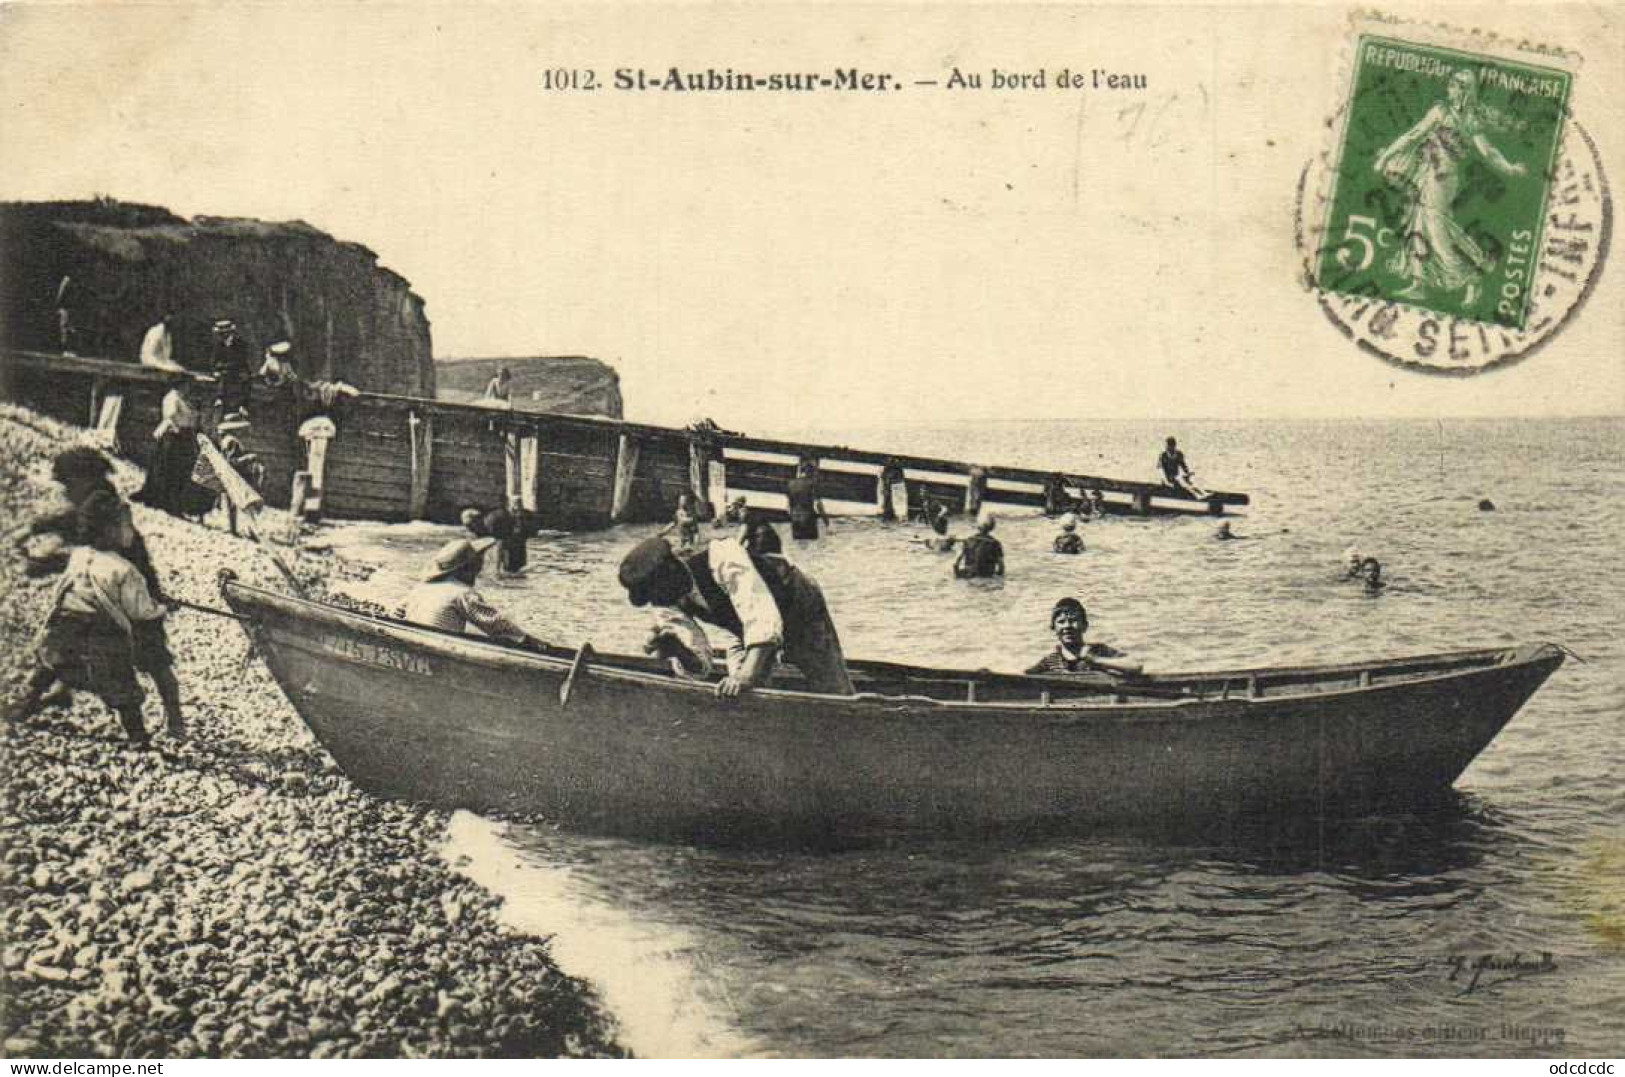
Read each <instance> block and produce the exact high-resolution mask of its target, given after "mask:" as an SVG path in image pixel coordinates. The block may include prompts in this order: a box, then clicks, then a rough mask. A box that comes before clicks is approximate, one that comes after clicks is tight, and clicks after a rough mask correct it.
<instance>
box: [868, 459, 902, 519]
mask: <svg viewBox="0 0 1625 1077" xmlns="http://www.w3.org/2000/svg"><path fill="white" fill-rule="evenodd" d="M875 484H876V485H877V486H878V487H879V489H878V490H877V491H876V493H877V495H878V498H879V503H880V518H881V519H882V520H896V519H898V518H899V517H900V516H903V517H906V516H907V515H908V481H907V480H906V479H905V478H904V477H903V469H902V468H901V467H900V466H898V464H897V463H896V461H889V462H887V463H886V464H884V465H883V466H882V467H881V469H880V475H879V476H878V477H877V478H876V479H875ZM898 487H901V488H902V489H901V490H899V489H898ZM899 493H901V494H902V499H903V506H902V509H901V512H899V509H898V507H897V504H896V502H897V495H898V494H899Z"/></svg>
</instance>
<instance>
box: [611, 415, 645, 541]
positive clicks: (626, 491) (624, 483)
mask: <svg viewBox="0 0 1625 1077" xmlns="http://www.w3.org/2000/svg"><path fill="white" fill-rule="evenodd" d="M639 449H640V445H639V442H638V439H637V438H636V437H635V436H634V435H632V434H622V435H621V438H620V444H619V446H618V447H617V448H616V452H615V491H614V493H613V494H612V495H611V498H610V506H609V522H610V523H612V524H618V523H625V522H626V514H627V513H628V512H629V511H630V510H631V508H632V479H633V477H634V476H635V475H636V474H637V470H638V454H639Z"/></svg>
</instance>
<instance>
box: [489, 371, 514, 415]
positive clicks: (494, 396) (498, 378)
mask: <svg viewBox="0 0 1625 1077" xmlns="http://www.w3.org/2000/svg"><path fill="white" fill-rule="evenodd" d="M485 399H486V400H487V401H492V402H495V403H498V404H504V405H507V406H509V407H512V406H513V372H512V371H511V370H509V369H508V368H507V367H505V366H504V367H498V368H497V372H496V373H495V374H493V375H492V376H491V380H490V381H488V382H486V383H485Z"/></svg>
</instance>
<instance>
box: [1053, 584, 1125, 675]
mask: <svg viewBox="0 0 1625 1077" xmlns="http://www.w3.org/2000/svg"><path fill="white" fill-rule="evenodd" d="M1049 623H1050V627H1051V628H1052V629H1054V630H1055V639H1056V644H1055V649H1054V650H1053V651H1051V652H1050V653H1049V654H1046V655H1045V656H1044V657H1043V658H1040V659H1039V660H1038V662H1037V664H1036V665H1033V666H1032V667H1030V668H1029V669H1028V670H1027V675H1028V676H1032V677H1042V676H1050V675H1054V674H1059V673H1092V672H1094V671H1096V670H1102V671H1104V672H1107V673H1116V674H1119V675H1123V676H1137V675H1139V674H1140V673H1142V672H1143V671H1144V669H1145V667H1144V666H1142V665H1141V664H1140V663H1138V662H1126V661H1119V659H1122V658H1123V657H1124V655H1123V652H1122V651H1119V650H1117V649H1116V648H1115V647H1109V646H1107V645H1106V644H1104V643H1086V642H1084V639H1083V634H1084V633H1085V632H1087V631H1089V611H1087V610H1085V609H1084V608H1083V603H1082V602H1079V601H1078V600H1077V599H1075V598H1072V597H1070V596H1068V597H1066V598H1063V599H1061V600H1060V601H1059V602H1057V603H1055V607H1054V609H1052V610H1050V615H1049Z"/></svg>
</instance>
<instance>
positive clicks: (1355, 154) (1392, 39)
mask: <svg viewBox="0 0 1625 1077" xmlns="http://www.w3.org/2000/svg"><path fill="white" fill-rule="evenodd" d="M1579 66H1580V60H1579V57H1578V56H1577V55H1576V54H1574V53H1572V52H1568V51H1565V50H1562V49H1559V48H1554V47H1543V46H1534V45H1531V44H1529V43H1527V42H1507V41H1504V40H1501V39H1498V38H1494V37H1490V36H1487V35H1480V34H1474V33H1471V32H1464V31H1453V30H1450V29H1447V28H1443V27H1438V26H1434V25H1427V26H1422V25H1417V24H1410V23H1405V22H1398V21H1393V20H1383V19H1378V18H1375V17H1365V18H1361V19H1359V20H1355V21H1354V22H1352V23H1351V35H1350V45H1349V50H1348V54H1347V68H1348V70H1347V72H1346V74H1345V77H1344V80H1343V90H1342V93H1343V99H1342V100H1341V101H1340V102H1339V104H1338V107H1337V109H1336V111H1335V112H1334V114H1333V115H1332V117H1331V118H1330V119H1329V120H1328V122H1327V129H1328V135H1329V140H1328V145H1327V146H1326V148H1325V149H1324V150H1323V152H1322V153H1321V155H1320V156H1319V157H1318V158H1317V159H1316V160H1314V161H1312V162H1311V163H1310V166H1309V167H1308V169H1307V170H1306V172H1305V174H1304V177H1303V181H1302V184H1301V188H1300V192H1299V205H1298V243H1299V247H1300V250H1301V251H1302V252H1303V256H1304V276H1305V281H1306V283H1307V284H1308V285H1309V287H1310V288H1311V289H1312V290H1313V292H1314V293H1315V295H1316V297H1317V298H1318V300H1319V302H1320V304H1321V306H1322V308H1323V309H1324V311H1325V313H1326V314H1327V316H1328V317H1329V318H1330V319H1331V321H1332V322H1333V323H1334V324H1335V325H1336V326H1337V327H1338V328H1339V329H1341V330H1342V331H1343V332H1344V333H1346V334H1347V335H1348V336H1350V337H1351V338H1352V339H1353V340H1355V341H1356V342H1357V343H1358V344H1359V346H1360V347H1361V348H1363V349H1364V350H1366V351H1369V352H1372V353H1375V354H1377V355H1380V356H1381V357H1383V358H1385V359H1388V360H1390V361H1392V362H1396V363H1400V364H1403V365H1407V366H1412V367H1416V368H1420V369H1424V370H1429V371H1437V372H1446V373H1477V372H1479V371H1482V370H1486V369H1489V368H1491V367H1494V366H1498V365H1501V364H1503V363H1506V362H1509V361H1512V360H1514V359H1517V358H1521V357H1523V356H1526V355H1528V354H1530V353H1532V352H1533V351H1535V350H1536V349H1538V348H1539V347H1540V346H1541V345H1542V344H1543V343H1545V341H1546V340H1548V339H1549V338H1550V337H1551V336H1552V335H1553V334H1555V333H1557V332H1558V331H1560V330H1561V328H1562V327H1563V325H1565V324H1566V323H1567V321H1568V320H1569V319H1570V318H1571V317H1573V316H1574V315H1575V314H1576V313H1577V312H1578V310H1579V309H1580V307H1581V306H1582V305H1583V304H1584V302H1585V299H1586V296H1587V295H1588V294H1589V292H1590V290H1591V287H1592V285H1593V284H1594V283H1595V280H1596V277H1597V275H1598V273H1599V272H1600V270H1601V266H1602V263H1603V260H1604V258H1605V257H1606V250H1607V244H1608V240H1609V233H1610V225H1611V206H1610V201H1609V194H1608V187H1607V182H1606V180H1605V178H1604V176H1603V173H1602V166H1601V161H1600V159H1599V157H1598V154H1597V152H1596V147H1595V146H1594V145H1593V144H1592V142H1591V139H1590V136H1589V135H1587V134H1586V132H1585V131H1584V129H1583V128H1582V127H1581V126H1580V124H1579V123H1578V122H1577V121H1576V119H1575V118H1574V117H1573V115H1572V114H1571V109H1570V102H1571V100H1572V94H1573V89H1574V83H1575V79H1576V76H1577V72H1578V69H1579Z"/></svg>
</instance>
